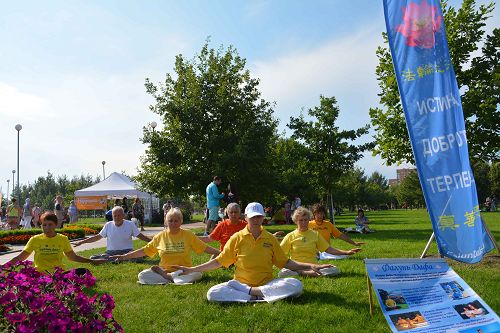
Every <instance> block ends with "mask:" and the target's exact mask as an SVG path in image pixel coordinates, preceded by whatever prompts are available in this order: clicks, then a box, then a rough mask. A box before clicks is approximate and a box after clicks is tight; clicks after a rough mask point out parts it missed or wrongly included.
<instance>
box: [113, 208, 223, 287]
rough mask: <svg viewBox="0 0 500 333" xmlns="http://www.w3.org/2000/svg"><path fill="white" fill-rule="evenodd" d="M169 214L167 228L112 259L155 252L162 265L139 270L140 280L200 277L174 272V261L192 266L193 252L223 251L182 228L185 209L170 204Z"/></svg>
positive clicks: (164, 281)
mask: <svg viewBox="0 0 500 333" xmlns="http://www.w3.org/2000/svg"><path fill="white" fill-rule="evenodd" d="M165 218H166V222H165V224H166V228H165V230H164V231H162V232H160V233H159V234H157V235H155V236H154V237H153V239H152V240H151V241H150V242H149V243H148V244H146V246H144V247H143V248H140V249H138V250H135V251H133V252H129V253H127V254H122V255H116V256H111V257H110V258H111V259H118V260H125V259H132V258H142V257H144V256H146V255H147V256H150V257H152V256H154V255H155V254H157V253H159V254H160V265H159V266H153V267H151V268H148V269H146V270H143V271H142V272H140V273H139V276H138V278H139V283H141V284H167V283H172V282H173V283H175V284H186V283H193V282H196V281H198V280H200V279H201V273H198V272H194V273H192V274H188V275H187V276H179V275H180V273H181V272H174V271H175V267H176V266H175V265H182V266H188V267H190V266H192V263H191V252H192V251H194V252H196V253H198V254H200V253H203V252H205V253H208V254H212V255H213V254H219V253H220V251H219V250H217V249H214V248H213V247H210V246H207V245H206V244H205V243H204V242H203V241H202V240H200V239H199V238H198V237H196V235H195V234H194V233H192V232H191V231H189V230H184V229H182V228H181V224H182V212H181V210H180V209H179V208H171V209H170V210H169V211H168V213H167V215H165Z"/></svg>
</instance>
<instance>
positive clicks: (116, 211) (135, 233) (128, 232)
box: [73, 206, 151, 261]
mask: <svg viewBox="0 0 500 333" xmlns="http://www.w3.org/2000/svg"><path fill="white" fill-rule="evenodd" d="M112 215H113V221H109V222H107V223H106V224H105V225H104V227H103V228H102V230H101V231H100V232H99V233H98V234H97V235H95V236H92V237H89V238H87V239H84V240H81V241H79V242H76V243H74V244H73V245H74V246H75V247H76V246H80V245H82V244H85V243H92V242H96V241H98V240H100V239H102V238H106V241H107V243H106V253H103V254H99V255H93V256H91V257H90V258H91V259H107V258H108V257H110V256H113V255H119V254H125V253H128V252H131V251H133V248H134V247H133V245H132V237H137V238H139V239H140V240H143V241H145V242H150V241H151V238H149V237H147V236H145V235H143V234H142V233H141V232H140V231H139V229H138V228H137V226H136V225H135V224H134V222H132V221H129V220H125V219H124V217H125V212H124V210H123V207H121V206H115V207H114V208H113V210H112ZM136 261H137V260H136Z"/></svg>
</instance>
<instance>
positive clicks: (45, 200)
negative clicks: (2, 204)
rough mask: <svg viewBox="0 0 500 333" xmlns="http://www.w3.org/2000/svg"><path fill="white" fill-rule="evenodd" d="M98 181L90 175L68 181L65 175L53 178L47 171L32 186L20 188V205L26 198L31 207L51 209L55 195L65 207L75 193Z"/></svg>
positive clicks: (98, 179)
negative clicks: (37, 205) (62, 200)
mask: <svg viewBox="0 0 500 333" xmlns="http://www.w3.org/2000/svg"><path fill="white" fill-rule="evenodd" d="M100 181H101V179H100V178H99V177H97V178H96V179H94V178H93V177H92V176H90V175H86V176H85V175H80V176H74V177H73V178H72V179H69V178H68V176H66V175H62V176H57V177H55V176H54V175H53V174H52V173H51V172H50V171H49V172H47V176H46V177H43V176H40V177H38V178H37V180H35V182H34V183H33V184H27V185H22V186H21V188H20V191H21V193H20V194H21V195H20V197H21V202H20V205H23V204H24V201H25V199H26V198H30V201H31V205H34V204H35V203H39V204H40V207H41V208H43V209H53V208H54V198H55V197H56V195H61V196H62V197H63V199H64V202H65V204H66V206H67V205H68V204H69V202H70V201H71V200H73V197H74V193H75V191H77V190H80V189H82V188H86V187H89V186H92V185H94V184H96V183H98V182H100Z"/></svg>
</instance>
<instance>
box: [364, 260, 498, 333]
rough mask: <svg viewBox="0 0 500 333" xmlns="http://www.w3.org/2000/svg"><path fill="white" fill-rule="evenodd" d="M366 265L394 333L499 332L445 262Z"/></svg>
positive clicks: (492, 315) (489, 314) (480, 302)
mask: <svg viewBox="0 0 500 333" xmlns="http://www.w3.org/2000/svg"><path fill="white" fill-rule="evenodd" d="M365 265H366V271H367V273H368V277H369V279H370V280H371V282H372V284H373V289H374V290H375V293H376V295H377V298H378V300H379V303H380V307H381V308H382V312H383V313H384V316H385V319H386V320H387V322H388V323H389V326H390V327H391V329H392V331H393V332H401V331H407V330H411V332H429V333H439V332H443V333H444V332H447V333H471V332H474V333H477V332H483V333H486V332H499V331H500V318H498V316H497V314H496V313H495V312H494V311H493V310H492V309H491V308H490V307H489V306H488V304H486V302H485V301H484V300H483V299H481V297H479V295H477V294H476V293H475V292H474V290H472V289H471V288H470V287H469V286H468V285H467V283H465V281H464V280H463V279H462V278H460V276H458V274H457V273H455V271H454V270H453V269H451V268H450V267H449V266H448V264H447V263H446V261H445V260H444V259H365ZM369 292H371V291H369Z"/></svg>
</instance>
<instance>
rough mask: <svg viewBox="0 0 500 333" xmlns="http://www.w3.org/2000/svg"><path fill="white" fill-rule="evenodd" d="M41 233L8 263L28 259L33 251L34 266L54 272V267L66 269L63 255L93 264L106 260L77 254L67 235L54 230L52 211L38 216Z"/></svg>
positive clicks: (41, 270)
mask: <svg viewBox="0 0 500 333" xmlns="http://www.w3.org/2000/svg"><path fill="white" fill-rule="evenodd" d="M40 221H41V226H42V231H43V234H40V235H36V236H33V237H31V238H30V240H29V241H28V243H27V244H26V246H25V247H24V249H23V251H22V252H21V253H19V254H18V255H17V256H16V257H14V258H12V259H11V260H10V261H9V263H17V262H18V261H24V260H26V259H28V257H29V256H30V254H31V253H32V252H35V268H36V269H37V270H38V271H40V272H49V273H52V272H54V270H55V268H56V267H60V268H62V269H66V266H65V265H64V264H63V261H62V259H63V258H64V256H66V257H68V259H69V260H71V261H76V262H82V263H91V264H94V265H98V264H103V263H105V262H107V261H106V260H105V259H88V258H84V257H81V256H79V255H77V254H76V253H75V252H74V251H73V249H72V248H71V244H70V243H69V240H68V237H66V236H64V235H61V234H58V233H57V232H56V227H57V216H56V214H54V213H53V212H45V213H43V214H42V216H40ZM86 271H87V269H85V268H77V269H76V273H77V274H79V275H82V274H84V273H85V272H86Z"/></svg>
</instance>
